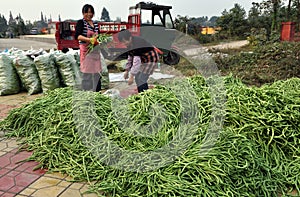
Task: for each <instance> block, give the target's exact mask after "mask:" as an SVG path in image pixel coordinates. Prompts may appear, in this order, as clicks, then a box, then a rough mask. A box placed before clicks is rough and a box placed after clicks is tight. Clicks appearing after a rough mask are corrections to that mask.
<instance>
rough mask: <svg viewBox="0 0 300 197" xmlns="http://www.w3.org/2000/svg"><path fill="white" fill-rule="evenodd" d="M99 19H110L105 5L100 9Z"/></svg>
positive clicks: (107, 20) (106, 20)
mask: <svg viewBox="0 0 300 197" xmlns="http://www.w3.org/2000/svg"><path fill="white" fill-rule="evenodd" d="M100 20H103V21H105V22H109V21H110V17H109V13H108V11H107V10H106V8H105V7H103V9H102V12H101V18H100Z"/></svg>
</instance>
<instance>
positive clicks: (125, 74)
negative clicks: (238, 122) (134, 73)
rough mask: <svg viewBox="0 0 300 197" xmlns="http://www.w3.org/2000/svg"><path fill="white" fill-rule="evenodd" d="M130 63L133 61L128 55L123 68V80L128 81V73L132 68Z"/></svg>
mask: <svg viewBox="0 0 300 197" xmlns="http://www.w3.org/2000/svg"><path fill="white" fill-rule="evenodd" d="M132 61H133V56H131V55H128V57H127V63H126V67H125V72H124V79H128V76H129V74H128V73H129V71H130V69H131V67H132Z"/></svg>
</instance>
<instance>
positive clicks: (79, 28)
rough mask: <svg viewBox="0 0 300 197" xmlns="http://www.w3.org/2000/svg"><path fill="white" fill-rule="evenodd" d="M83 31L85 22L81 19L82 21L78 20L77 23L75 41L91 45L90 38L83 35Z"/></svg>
mask: <svg viewBox="0 0 300 197" xmlns="http://www.w3.org/2000/svg"><path fill="white" fill-rule="evenodd" d="M83 30H84V22H83V20H82V19H81V20H78V21H77V23H76V27H75V39H77V40H79V41H82V42H85V43H90V38H88V37H86V36H84V35H83Z"/></svg>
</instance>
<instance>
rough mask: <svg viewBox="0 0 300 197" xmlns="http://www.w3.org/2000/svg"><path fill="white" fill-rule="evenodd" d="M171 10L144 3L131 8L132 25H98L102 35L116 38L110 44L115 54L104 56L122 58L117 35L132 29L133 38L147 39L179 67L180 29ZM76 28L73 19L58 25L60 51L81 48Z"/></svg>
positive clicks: (129, 23)
mask: <svg viewBox="0 0 300 197" xmlns="http://www.w3.org/2000/svg"><path fill="white" fill-rule="evenodd" d="M170 9H172V6H164V5H157V4H154V3H144V2H140V3H138V4H136V5H135V6H132V7H130V8H129V13H130V14H129V16H128V22H98V25H99V29H100V32H101V33H106V34H111V35H112V37H113V41H112V43H113V44H110V43H108V51H109V54H113V55H111V56H107V54H104V56H105V58H108V59H113V58H116V57H122V51H123V52H124V48H125V47H124V46H123V45H122V44H121V43H120V42H119V41H118V39H117V33H118V32H120V31H121V30H122V29H129V31H130V32H131V33H132V34H133V35H138V36H141V37H144V38H145V39H146V40H148V41H150V42H151V43H153V44H154V45H155V46H156V47H157V48H159V49H160V50H161V51H162V52H163V55H162V58H163V61H164V63H166V64H168V65H175V64H177V63H178V62H179V60H180V55H179V54H178V53H177V52H176V47H175V46H173V41H174V39H175V37H176V30H175V27H174V23H173V20H172V17H171V13H170ZM75 26H76V21H70V20H68V21H63V22H57V23H56V33H55V39H56V44H57V49H58V50H63V51H64V50H66V49H68V48H72V49H78V48H79V44H78V40H76V39H75ZM123 57H125V56H123Z"/></svg>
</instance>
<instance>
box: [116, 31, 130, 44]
mask: <svg viewBox="0 0 300 197" xmlns="http://www.w3.org/2000/svg"><path fill="white" fill-rule="evenodd" d="M131 36H132V35H131V33H130V31H129V30H128V29H122V30H121V31H120V32H119V33H118V39H119V41H121V42H122V41H123V40H129V39H130V37H131Z"/></svg>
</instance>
